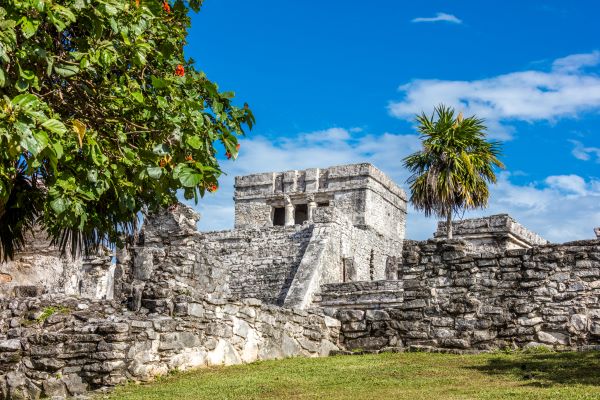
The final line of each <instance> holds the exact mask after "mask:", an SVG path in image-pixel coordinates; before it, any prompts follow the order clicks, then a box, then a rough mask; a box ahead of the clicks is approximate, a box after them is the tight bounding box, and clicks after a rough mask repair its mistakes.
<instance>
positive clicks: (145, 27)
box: [0, 0, 254, 258]
mask: <svg viewBox="0 0 600 400" xmlns="http://www.w3.org/2000/svg"><path fill="white" fill-rule="evenodd" d="M200 6H201V0H190V1H189V2H186V3H184V2H183V1H182V0H170V2H167V1H164V2H163V1H162V0H0V243H1V244H0V255H1V256H3V257H4V258H6V257H10V256H12V254H13V252H14V251H15V249H18V247H19V246H20V244H21V243H22V238H23V235H24V233H26V232H27V231H28V230H29V229H30V228H31V226H32V224H33V223H34V221H35V220H36V219H38V220H39V223H41V224H42V225H43V227H44V228H45V229H46V230H47V231H48V233H49V234H50V235H51V237H52V238H53V240H54V241H55V243H58V244H59V245H60V246H61V247H62V249H63V250H64V249H65V248H69V247H70V248H71V249H72V250H73V251H77V250H78V249H81V248H84V249H92V248H94V247H96V246H98V245H99V244H101V243H106V242H108V243H116V242H118V240H119V237H120V235H121V234H122V233H124V232H131V231H132V230H133V229H135V224H136V221H137V215H138V213H139V212H140V210H145V209H148V210H154V209H157V208H158V207H163V206H168V205H170V204H173V203H174V202H175V201H176V198H177V197H176V196H177V191H178V190H179V189H183V191H184V195H185V197H186V198H188V199H191V198H195V199H196V200H198V197H199V196H203V195H204V193H205V191H206V190H208V191H213V190H216V188H217V185H218V183H217V179H218V177H219V175H220V173H221V169H220V166H219V163H218V161H217V158H216V154H217V147H219V148H221V145H222V146H223V147H222V148H223V150H224V152H226V155H227V158H232V157H233V158H235V157H236V155H237V152H238V149H239V146H238V144H237V136H238V135H242V134H244V131H245V130H247V129H251V128H252V125H253V123H254V117H253V115H252V113H251V111H250V110H249V109H248V107H247V106H246V105H245V106H244V107H236V106H234V105H233V103H232V98H233V96H234V95H233V93H231V92H219V89H218V87H217V85H216V84H215V83H213V82H211V81H210V80H208V79H207V78H206V76H205V75H204V73H202V72H200V71H197V70H196V69H195V67H194V63H193V60H187V61H186V60H185V58H184V54H183V47H184V45H185V44H186V36H187V31H188V28H189V27H190V17H189V13H191V12H197V11H199V9H200ZM219 142H220V144H219ZM215 144H217V145H218V146H216V147H215Z"/></svg>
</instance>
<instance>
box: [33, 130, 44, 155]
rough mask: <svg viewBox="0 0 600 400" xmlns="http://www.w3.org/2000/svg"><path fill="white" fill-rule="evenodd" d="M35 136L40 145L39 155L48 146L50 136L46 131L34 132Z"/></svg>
mask: <svg viewBox="0 0 600 400" xmlns="http://www.w3.org/2000/svg"><path fill="white" fill-rule="evenodd" d="M33 136H34V137H35V140H36V141H37V143H38V147H39V149H40V150H38V153H39V152H41V151H42V150H43V149H45V148H46V147H47V146H48V135H47V134H46V132H44V131H35V132H33Z"/></svg>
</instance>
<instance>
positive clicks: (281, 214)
mask: <svg viewBox="0 0 600 400" xmlns="http://www.w3.org/2000/svg"><path fill="white" fill-rule="evenodd" d="M277 225H280V226H283V225H285V208H283V207H274V208H273V226H277Z"/></svg>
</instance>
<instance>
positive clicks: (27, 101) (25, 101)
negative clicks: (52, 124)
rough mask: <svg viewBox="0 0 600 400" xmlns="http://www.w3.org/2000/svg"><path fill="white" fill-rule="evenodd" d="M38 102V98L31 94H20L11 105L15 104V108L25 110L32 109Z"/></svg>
mask: <svg viewBox="0 0 600 400" xmlns="http://www.w3.org/2000/svg"><path fill="white" fill-rule="evenodd" d="M37 102H38V98H37V97H36V96H35V95H33V94H30V93H24V94H20V95H18V96H15V98H13V99H12V100H11V103H13V104H14V105H15V106H19V107H21V108H22V109H25V110H28V109H30V108H31V106H33V105H35V104H36V103H37Z"/></svg>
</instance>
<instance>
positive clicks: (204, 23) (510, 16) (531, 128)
mask: <svg viewBox="0 0 600 400" xmlns="http://www.w3.org/2000/svg"><path fill="white" fill-rule="evenodd" d="M598 15H600V3H598V2H595V1H577V2H565V1H553V2H551V1H545V2H535V1H530V2H523V1H502V2H500V1H498V2H482V1H454V2H442V1H427V2H425V1H422V2H404V1H392V0H378V1H373V2H369V3H367V2H364V1H361V2H359V1H353V0H346V1H337V0H327V1H323V0H321V1H312V0H308V1H292V0H289V1H281V0H279V1H272V0H260V1H254V2H248V1H241V0H205V3H204V6H203V9H202V11H201V12H200V13H199V14H196V15H194V16H193V18H192V29H191V32H190V36H189V44H188V46H187V47H186V56H187V57H191V58H193V59H194V60H195V61H196V63H197V67H198V69H200V70H203V71H204V72H206V74H207V75H208V77H209V78H210V79H212V80H214V81H216V82H217V83H218V84H219V86H220V88H221V89H222V90H233V91H235V93H236V98H237V101H238V102H239V104H243V103H244V102H248V103H249V104H250V106H251V108H252V109H253V111H254V113H255V115H256V118H257V125H256V128H255V129H254V130H253V131H252V132H251V134H250V135H248V136H247V137H246V138H244V139H242V141H241V143H242V149H241V155H240V157H239V158H238V160H236V161H235V162H232V161H227V160H225V161H224V163H223V167H224V170H225V171H226V172H227V173H228V176H226V177H223V179H222V181H221V188H220V189H219V191H218V192H217V193H216V194H212V195H208V196H207V197H205V198H204V199H203V200H202V201H201V203H200V204H199V205H198V206H197V208H198V210H199V211H200V213H201V214H202V219H201V221H200V223H199V228H200V229H201V230H215V229H228V228H231V227H232V226H233V202H232V196H233V187H232V186H233V176H235V175H240V174H247V173H252V172H264V171H271V170H289V169H302V168H307V167H327V166H330V165H336V164H341V163H350V162H365V161H367V162H372V163H373V164H375V165H376V166H377V167H379V168H380V169H382V170H383V171H384V172H386V173H387V174H388V175H389V176H390V177H392V178H393V179H394V180H395V181H396V182H397V183H398V184H400V185H401V186H403V187H405V184H404V182H405V180H406V177H407V174H406V171H405V170H404V169H403V168H402V161H401V160H402V158H403V157H404V156H406V155H408V154H409V153H412V152H414V151H416V150H418V148H419V139H418V137H417V136H416V134H415V129H414V115H415V113H418V112H421V111H426V112H430V111H431V109H432V107H433V106H434V105H436V104H439V103H441V102H444V103H446V104H449V105H453V106H455V107H456V108H457V109H458V110H461V111H463V112H465V114H467V115H470V114H472V113H475V114H477V115H478V116H481V117H484V118H485V119H486V120H487V124H488V126H489V128H490V129H489V133H490V136H491V137H493V138H497V139H501V140H503V142H504V151H503V153H504V154H503V157H502V160H503V161H504V163H505V164H506V166H507V168H506V170H505V171H502V172H501V173H500V175H499V182H498V184H497V185H496V186H494V187H493V188H492V197H491V201H490V207H489V208H488V209H486V210H483V211H476V212H469V213H467V214H465V217H469V216H478V215H484V214H492V213H501V212H508V213H510V214H511V215H513V216H514V217H515V218H516V219H517V220H519V221H520V222H521V223H523V224H524V225H525V226H527V227H529V228H530V229H532V230H534V231H536V232H538V233H540V234H541V235H542V236H545V237H546V238H547V239H549V240H552V241H557V242H561V241H566V240H575V239H582V238H591V237H593V231H592V228H593V227H594V226H600V138H599V132H598V130H599V126H600V124H599V123H600V75H599V72H600V42H599V41H598V38H600V24H598V23H597V16H598ZM405 188H406V187H405ZM435 223H436V221H435V220H434V219H426V218H424V217H423V216H422V215H420V214H419V213H416V212H415V211H413V210H410V209H409V220H408V227H407V237H409V238H412V239H424V238H427V237H430V236H431V233H432V232H433V231H434V230H435Z"/></svg>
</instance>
